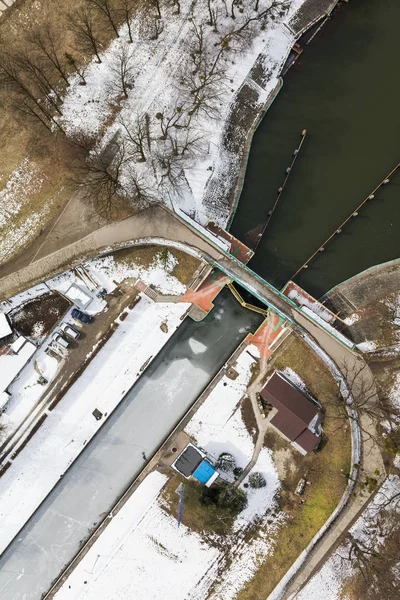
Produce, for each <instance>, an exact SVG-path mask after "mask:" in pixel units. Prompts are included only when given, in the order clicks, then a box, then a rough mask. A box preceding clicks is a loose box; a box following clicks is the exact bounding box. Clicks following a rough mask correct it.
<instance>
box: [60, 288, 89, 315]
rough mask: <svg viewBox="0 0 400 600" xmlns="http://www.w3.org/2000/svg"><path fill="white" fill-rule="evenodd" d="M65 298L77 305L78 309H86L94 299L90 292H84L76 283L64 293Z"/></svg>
mask: <svg viewBox="0 0 400 600" xmlns="http://www.w3.org/2000/svg"><path fill="white" fill-rule="evenodd" d="M64 296H66V297H67V298H68V299H69V300H71V302H73V303H74V304H76V306H77V307H78V308H83V309H85V308H86V307H87V306H89V304H90V303H91V301H92V300H93V297H92V296H91V294H90V293H89V291H86V290H84V289H83V288H81V287H80V286H79V285H76V283H72V284H71V285H70V286H69V288H68V289H67V291H66V292H64Z"/></svg>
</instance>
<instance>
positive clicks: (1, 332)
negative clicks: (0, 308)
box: [0, 313, 12, 339]
mask: <svg viewBox="0 0 400 600" xmlns="http://www.w3.org/2000/svg"><path fill="white" fill-rule="evenodd" d="M11 333H12V329H11V327H10V323H9V322H8V319H7V315H5V314H4V313H0V339H1V338H4V337H7V336H8V335H10V334H11Z"/></svg>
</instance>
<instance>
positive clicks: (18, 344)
mask: <svg viewBox="0 0 400 600" xmlns="http://www.w3.org/2000/svg"><path fill="white" fill-rule="evenodd" d="M26 341H27V339H26V338H24V336H23V335H20V336H19V337H18V338H17V339H16V340H15V342H13V343H12V344H10V349H11V350H12V351H13V352H15V354H18V352H19V351H20V350H21V348H22V346H23V345H24V344H25V343H26Z"/></svg>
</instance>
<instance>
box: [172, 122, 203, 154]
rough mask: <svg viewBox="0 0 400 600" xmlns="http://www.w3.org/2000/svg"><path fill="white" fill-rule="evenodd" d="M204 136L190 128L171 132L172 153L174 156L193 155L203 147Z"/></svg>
mask: <svg viewBox="0 0 400 600" xmlns="http://www.w3.org/2000/svg"><path fill="white" fill-rule="evenodd" d="M203 140H204V136H203V134H201V133H195V132H193V131H190V130H189V129H184V130H180V131H179V132H170V134H169V142H170V144H171V149H172V153H173V154H174V156H181V157H185V158H186V157H188V156H189V157H192V156H194V155H196V154H198V153H199V152H201V149H202V141H203Z"/></svg>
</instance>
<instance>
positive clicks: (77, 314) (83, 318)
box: [71, 308, 93, 323]
mask: <svg viewBox="0 0 400 600" xmlns="http://www.w3.org/2000/svg"><path fill="white" fill-rule="evenodd" d="M71 316H72V318H73V319H76V320H77V321H80V322H81V323H91V322H92V321H93V317H91V316H90V315H88V314H86V313H84V312H82V311H81V310H79V309H77V308H73V309H72V312H71Z"/></svg>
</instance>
